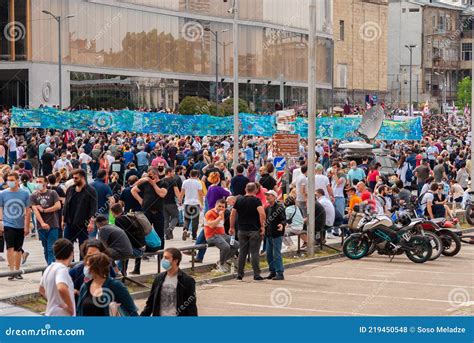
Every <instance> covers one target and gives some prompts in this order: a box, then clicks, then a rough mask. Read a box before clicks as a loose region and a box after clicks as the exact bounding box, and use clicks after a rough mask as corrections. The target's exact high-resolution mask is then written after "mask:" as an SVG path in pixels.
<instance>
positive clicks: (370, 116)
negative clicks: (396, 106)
mask: <svg viewBox="0 0 474 343" xmlns="http://www.w3.org/2000/svg"><path fill="white" fill-rule="evenodd" d="M384 117H385V112H384V111H383V108H382V107H381V106H373V107H372V108H371V109H370V110H368V111H366V112H365V114H364V115H363V116H362V120H361V121H360V124H359V127H358V128H357V129H356V131H355V132H356V134H357V135H359V136H361V137H362V138H364V140H365V141H367V142H368V141H370V140H372V139H374V138H375V137H377V135H378V133H379V131H380V128H381V127H382V122H383V119H384Z"/></svg>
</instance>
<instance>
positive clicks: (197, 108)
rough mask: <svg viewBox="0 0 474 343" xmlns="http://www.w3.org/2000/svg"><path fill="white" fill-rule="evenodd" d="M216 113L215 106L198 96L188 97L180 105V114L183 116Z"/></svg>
mask: <svg viewBox="0 0 474 343" xmlns="http://www.w3.org/2000/svg"><path fill="white" fill-rule="evenodd" d="M213 108H214V113H215V111H216V107H215V104H213V103H212V102H210V101H208V100H207V99H205V98H200V97H198V96H187V97H185V98H184V99H183V101H181V103H180V104H179V113H181V114H214V113H212V109H213Z"/></svg>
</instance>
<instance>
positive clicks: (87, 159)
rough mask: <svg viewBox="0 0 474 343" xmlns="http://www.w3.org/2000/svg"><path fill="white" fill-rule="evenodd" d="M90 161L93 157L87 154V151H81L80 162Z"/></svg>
mask: <svg viewBox="0 0 474 343" xmlns="http://www.w3.org/2000/svg"><path fill="white" fill-rule="evenodd" d="M90 161H92V157H90V156H89V155H87V154H86V153H85V152H81V153H80V154H79V162H80V163H89V162H90Z"/></svg>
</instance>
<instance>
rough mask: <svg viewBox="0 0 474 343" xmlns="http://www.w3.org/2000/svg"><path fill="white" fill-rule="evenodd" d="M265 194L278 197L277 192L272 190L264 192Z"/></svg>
mask: <svg viewBox="0 0 474 343" xmlns="http://www.w3.org/2000/svg"><path fill="white" fill-rule="evenodd" d="M265 195H273V196H274V197H275V198H278V194H277V192H275V191H274V190H271V191H268V192H265Z"/></svg>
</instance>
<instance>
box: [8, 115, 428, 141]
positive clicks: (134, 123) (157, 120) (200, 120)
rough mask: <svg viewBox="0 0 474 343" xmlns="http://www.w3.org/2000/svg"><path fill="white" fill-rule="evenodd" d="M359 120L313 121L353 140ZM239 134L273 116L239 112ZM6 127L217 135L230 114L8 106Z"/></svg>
mask: <svg viewBox="0 0 474 343" xmlns="http://www.w3.org/2000/svg"><path fill="white" fill-rule="evenodd" d="M360 120H361V119H360V118H340V117H323V118H318V119H317V120H316V134H317V137H319V138H337V139H349V140H352V139H357V137H356V136H355V134H354V131H355V130H356V128H357V126H358V125H359V123H360ZM239 121H240V128H239V129H240V130H239V132H240V134H241V135H256V136H272V135H273V134H274V133H275V132H276V123H275V117H274V116H271V115H254V114H248V113H240V114H239ZM12 126H13V127H19V128H34V127H36V128H50V129H58V130H65V129H76V130H99V131H106V132H119V131H129V132H140V133H154V134H173V135H195V136H206V135H211V136H222V135H231V134H232V132H233V118H232V117H216V116H210V115H204V114H203V115H180V114H167V113H156V112H138V111H130V110H120V111H114V112H107V111H90V110H80V111H72V112H69V111H60V110H56V109H53V108H49V107H44V108H36V109H21V108H13V113H12ZM295 129H296V133H298V134H299V135H300V136H301V137H307V135H308V119H307V118H301V117H298V118H297V120H296V124H295ZM377 139H384V140H421V139H422V123H421V118H413V119H410V120H406V121H393V120H384V122H383V125H382V129H381V130H380V133H379V135H378V136H377Z"/></svg>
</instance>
